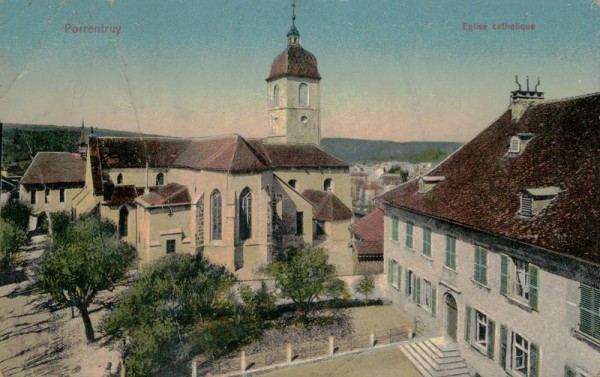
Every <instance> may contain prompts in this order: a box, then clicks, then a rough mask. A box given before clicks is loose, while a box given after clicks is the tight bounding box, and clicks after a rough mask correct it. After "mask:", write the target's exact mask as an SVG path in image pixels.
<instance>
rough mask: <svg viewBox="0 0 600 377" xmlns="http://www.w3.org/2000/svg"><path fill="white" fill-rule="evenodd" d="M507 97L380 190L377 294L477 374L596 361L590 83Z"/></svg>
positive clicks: (572, 372) (599, 321) (530, 374)
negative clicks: (468, 137)
mask: <svg viewBox="0 0 600 377" xmlns="http://www.w3.org/2000/svg"><path fill="white" fill-rule="evenodd" d="M518 92H519V93H515V92H513V93H512V96H511V99H512V106H511V108H510V109H509V110H508V111H507V112H506V113H504V114H503V115H502V116H501V117H500V118H499V119H498V120H496V121H495V122H494V123H493V124H492V125H491V126H490V127H488V128H487V129H486V130H484V131H483V132H482V133H480V134H479V135H478V136H477V137H476V138H475V139H473V140H472V141H471V142H469V143H468V144H466V145H465V146H464V147H462V148H461V149H459V150H458V151H457V152H455V153H454V154H453V155H452V156H451V157H450V158H449V159H447V160H446V161H444V162H443V163H442V164H441V165H439V166H438V167H436V168H435V169H434V170H433V171H431V172H429V173H427V174H425V175H423V176H421V177H420V178H418V179H415V180H413V181H411V182H408V183H406V184H404V185H402V186H400V187H399V188H397V189H395V190H392V191H391V192H389V193H387V194H384V195H383V196H382V198H381V199H382V201H383V203H384V205H385V246H384V249H385V251H384V263H385V266H386V272H387V278H388V297H389V298H390V299H391V300H392V301H393V302H394V303H395V304H396V305H398V306H399V307H401V308H402V309H403V310H404V311H406V312H407V313H409V314H410V315H413V316H415V317H416V318H418V320H419V321H420V322H421V323H422V324H423V325H424V327H425V328H426V329H427V332H428V333H429V334H431V335H436V334H437V335H444V336H446V337H447V338H448V339H451V340H452V341H453V342H456V344H457V345H458V347H459V349H460V351H461V354H462V357H464V359H465V360H466V361H467V363H468V365H469V366H470V367H471V368H472V370H473V374H474V375H479V376H514V377H516V376H519V377H521V376H527V377H536V376H567V377H572V376H579V377H584V376H585V377H592V376H596V375H598V373H600V242H599V241H598V240H600V207H599V203H600V186H599V182H600V180H599V178H600V176H599V172H600V160H599V159H598V156H599V151H600V132H598V120H597V116H598V114H599V113H600V94H592V95H587V96H582V97H577V98H568V99H564V100H558V101H547V102H544V101H542V99H543V93H539V92H536V91H533V92H521V91H518Z"/></svg>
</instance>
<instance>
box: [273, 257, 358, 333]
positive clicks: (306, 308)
mask: <svg viewBox="0 0 600 377" xmlns="http://www.w3.org/2000/svg"><path fill="white" fill-rule="evenodd" d="M263 273H264V274H265V275H267V276H269V277H272V278H273V279H275V284H276V286H277V288H278V289H279V290H280V296H281V297H282V298H286V299H290V300H292V302H293V303H294V304H295V305H296V306H297V307H298V309H299V310H300V318H301V319H302V320H303V321H304V323H305V324H306V323H308V315H309V313H310V311H311V309H312V307H313V304H314V303H315V301H316V300H318V299H319V298H322V297H330V298H337V297H348V296H349V295H348V291H347V289H346V283H344V282H343V281H342V280H340V279H338V278H337V277H336V270H335V266H333V265H332V264H330V263H329V257H328V255H327V250H325V249H323V248H314V249H313V248H310V249H292V250H289V251H288V252H287V253H286V255H285V256H284V258H283V260H281V261H275V262H272V263H270V264H268V265H267V266H266V267H265V268H264V269H263Z"/></svg>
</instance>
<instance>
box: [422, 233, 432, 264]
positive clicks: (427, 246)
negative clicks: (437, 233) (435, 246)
mask: <svg viewBox="0 0 600 377" xmlns="http://www.w3.org/2000/svg"><path fill="white" fill-rule="evenodd" d="M423 255H425V256H427V257H429V258H431V229H429V228H423Z"/></svg>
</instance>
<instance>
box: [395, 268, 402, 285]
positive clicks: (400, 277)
mask: <svg viewBox="0 0 600 377" xmlns="http://www.w3.org/2000/svg"><path fill="white" fill-rule="evenodd" d="M396 282H397V284H398V290H400V288H402V287H401V284H400V283H401V282H402V266H400V265H398V276H396Z"/></svg>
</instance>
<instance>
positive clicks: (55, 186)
mask: <svg viewBox="0 0 600 377" xmlns="http://www.w3.org/2000/svg"><path fill="white" fill-rule="evenodd" d="M320 80H321V75H320V73H319V70H318V67H317V59H316V58H315V56H314V55H313V54H312V53H310V52H309V51H307V50H306V49H304V48H303V47H302V46H301V42H300V33H299V32H298V29H297V28H296V26H295V15H294V16H293V17H292V26H291V28H290V30H289V32H288V34H287V47H286V48H285V50H284V51H283V52H282V53H281V54H279V56H277V57H276V58H275V60H274V61H273V63H272V65H271V70H270V73H269V76H268V77H267V80H266V81H267V90H268V104H267V107H268V114H269V133H268V136H267V137H266V138H264V139H246V138H244V137H242V136H239V135H226V136H214V137H205V138H168V137H145V136H143V137H136V138H123V137H97V136H95V135H94V134H93V132H92V134H90V135H89V137H88V138H87V140H84V139H82V140H80V150H79V154H69V153H67V154H61V155H56V156H48V155H47V154H45V153H39V154H38V155H37V156H36V157H35V159H34V161H33V163H32V167H31V168H30V169H29V170H28V171H27V173H26V174H25V176H24V178H23V181H22V184H21V187H20V193H21V200H22V201H23V202H25V203H29V204H33V205H34V206H35V211H37V212H38V213H39V212H56V211H58V210H68V211H71V212H72V213H73V215H74V216H78V215H81V214H84V213H88V212H90V211H92V210H97V211H99V213H100V215H101V216H102V217H104V218H107V219H110V220H112V221H114V223H115V224H116V225H117V228H118V234H119V237H120V238H121V239H123V240H125V241H127V242H128V243H130V244H132V245H134V246H135V247H136V249H137V251H138V255H139V258H140V260H141V261H142V262H151V261H154V260H157V259H159V258H161V257H163V256H165V255H167V254H170V253H189V254H195V253H199V254H201V255H202V256H204V257H205V258H207V259H208V260H209V261H211V262H213V263H216V264H220V265H224V266H226V267H227V268H228V269H229V270H230V271H234V272H235V273H236V275H237V276H238V278H241V279H244V278H249V279H251V278H255V277H256V271H257V269H258V268H260V267H261V266H262V265H264V264H266V263H268V262H270V261H272V260H273V259H274V258H276V257H277V254H278V253H279V252H281V251H282V250H285V249H286V248H290V247H301V246H322V247H326V248H327V249H328V250H330V260H331V261H332V263H334V264H336V265H337V266H338V272H339V273H342V274H344V273H351V272H352V253H351V251H350V249H349V248H348V243H349V240H350V232H349V230H348V227H349V225H350V220H351V218H352V211H351V209H350V208H351V196H350V175H349V165H348V164H347V163H346V162H344V161H341V160H339V159H337V158H335V157H334V156H332V155H330V154H328V153H326V152H325V151H323V150H322V149H321V148H320V141H321V122H320V90H319V82H320ZM82 132H83V126H82ZM48 160H51V161H53V162H52V163H50V164H48V163H45V162H47V161H48ZM69 164H70V165H73V164H77V166H78V173H77V177H72V179H71V181H70V182H66V181H65V182H61V179H60V176H61V174H60V173H59V172H61V171H63V172H65V171H68V169H69V166H70V165H69ZM67 165H69V166H67ZM57 173H58V174H57ZM50 174H51V175H52V176H53V177H54V178H55V179H53V180H52V185H51V186H48V185H45V182H46V180H45V179H46V175H50ZM75 189H76V192H73V190H75ZM65 190H67V191H65ZM54 191H56V193H55V192H54ZM61 193H62V194H61ZM65 193H66V194H65ZM61 195H62V196H61ZM37 196H44V198H37ZM54 196H57V197H61V198H62V199H61V200H62V202H61V201H60V200H54V199H45V198H46V197H47V198H53V197H54ZM34 198H35V199H34ZM57 202H58V203H59V205H56V203H57Z"/></svg>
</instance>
